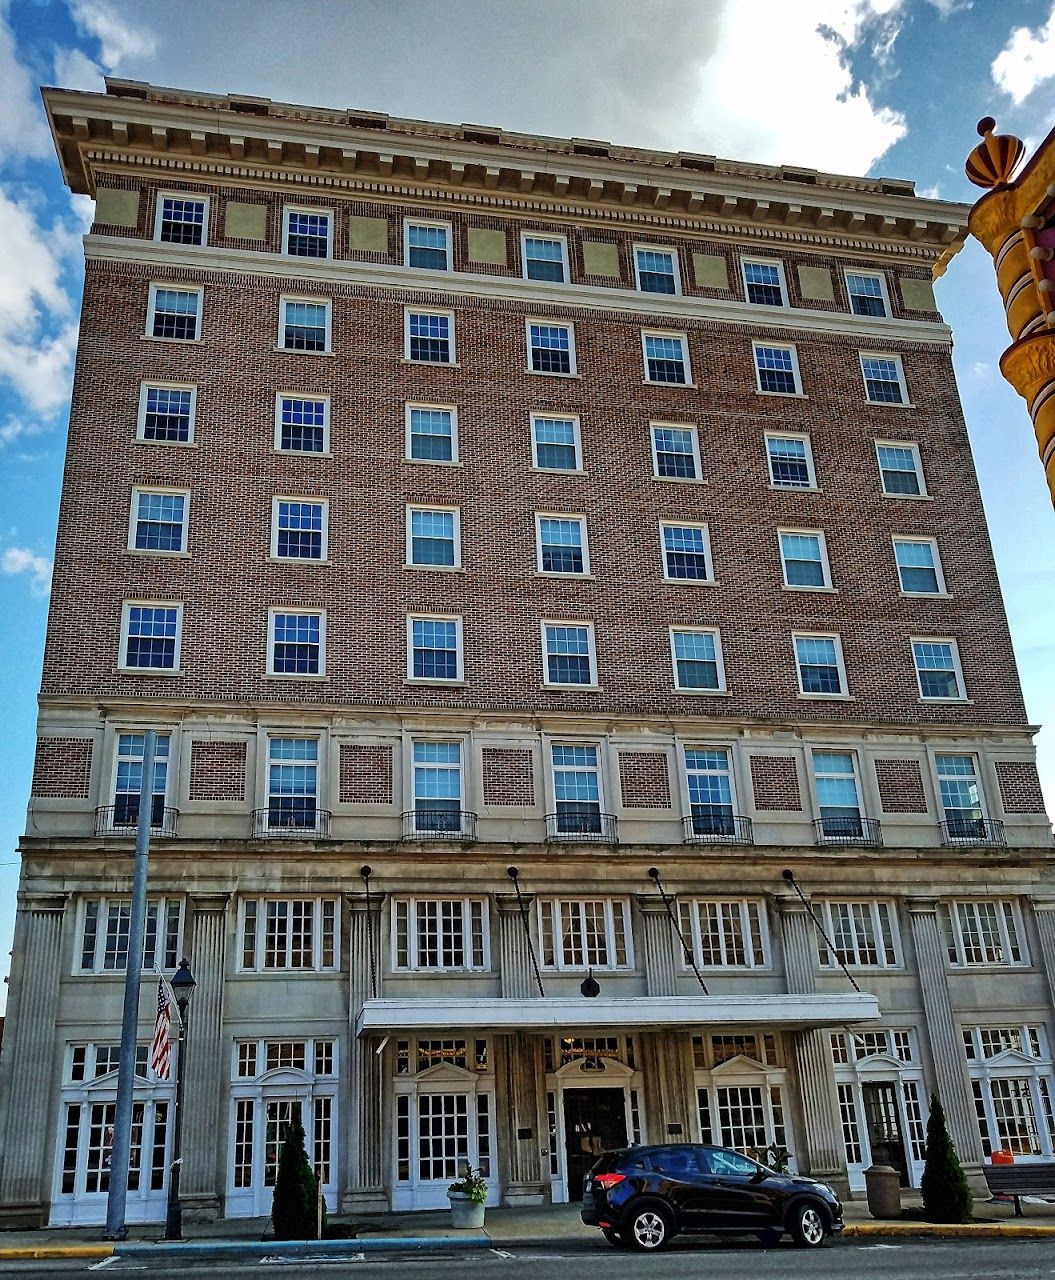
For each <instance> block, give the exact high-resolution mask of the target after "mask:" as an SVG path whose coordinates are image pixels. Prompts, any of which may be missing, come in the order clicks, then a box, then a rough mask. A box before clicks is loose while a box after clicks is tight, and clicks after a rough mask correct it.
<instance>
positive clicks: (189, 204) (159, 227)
mask: <svg viewBox="0 0 1055 1280" xmlns="http://www.w3.org/2000/svg"><path fill="white" fill-rule="evenodd" d="M208 226H209V201H208V200H207V199H206V198H205V197H204V196H165V195H163V196H161V197H159V199H158V207H157V221H156V223H155V226H154V239H155V240H160V241H162V242H163V243H164V244H195V245H203V244H205V243H206V239H207V235H208Z"/></svg>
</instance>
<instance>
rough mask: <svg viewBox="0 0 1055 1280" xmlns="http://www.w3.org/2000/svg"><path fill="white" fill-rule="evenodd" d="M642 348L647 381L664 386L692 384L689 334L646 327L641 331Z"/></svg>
mask: <svg viewBox="0 0 1055 1280" xmlns="http://www.w3.org/2000/svg"><path fill="white" fill-rule="evenodd" d="M641 350H642V353H643V355H644V360H645V381H646V382H658V383H660V384H662V385H664V386H691V385H692V368H691V366H690V364H689V339H688V335H687V334H684V333H663V332H657V331H655V330H653V331H649V330H648V329H644V330H642V332H641Z"/></svg>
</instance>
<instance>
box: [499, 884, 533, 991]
mask: <svg viewBox="0 0 1055 1280" xmlns="http://www.w3.org/2000/svg"><path fill="white" fill-rule="evenodd" d="M534 901H535V899H534V898H533V897H532V896H531V895H530V894H524V895H523V903H524V913H525V914H526V916H527V919H528V921H529V922H530V920H531V910H532V904H533V903H534ZM495 905H496V906H497V907H498V963H499V967H500V978H501V983H502V988H501V990H502V999H503V1000H527V999H530V998H531V997H533V996H538V994H539V989H538V983H537V982H536V981H535V971H534V969H533V968H532V965H531V948H530V946H529V945H528V938H527V934H526V933H525V931H524V917H523V915H522V914H521V909H520V903H519V902H518V901H517V896H516V894H515V893H496V894H495ZM529 927H530V924H529Z"/></svg>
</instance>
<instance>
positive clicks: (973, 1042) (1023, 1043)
mask: <svg viewBox="0 0 1055 1280" xmlns="http://www.w3.org/2000/svg"><path fill="white" fill-rule="evenodd" d="M962 1034H963V1051H964V1054H965V1055H966V1057H967V1061H968V1062H986V1061H988V1060H989V1059H990V1058H995V1057H997V1056H998V1055H999V1054H1001V1053H1007V1051H1008V1050H1009V1049H1011V1050H1013V1051H1014V1052H1015V1053H1022V1054H1025V1056H1026V1057H1027V1058H1037V1059H1047V1058H1048V1052H1047V1037H1046V1035H1045V1033H1044V1028H1043V1027H1042V1026H1039V1025H1029V1024H1026V1025H1022V1024H1016V1025H1015V1026H1011V1027H1008V1026H1003V1027H983V1026H965V1027H964V1028H963V1033H962Z"/></svg>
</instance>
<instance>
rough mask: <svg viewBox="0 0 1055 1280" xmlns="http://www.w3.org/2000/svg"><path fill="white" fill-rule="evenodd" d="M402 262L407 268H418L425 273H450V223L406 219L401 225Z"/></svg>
mask: <svg viewBox="0 0 1055 1280" xmlns="http://www.w3.org/2000/svg"><path fill="white" fill-rule="evenodd" d="M403 261H404V263H405V264H406V265H407V266H408V267H420V268H422V269H424V270H426V271H450V269H451V265H452V264H451V225H450V223H449V222H414V221H411V219H409V218H408V219H406V221H405V222H404V223H403Z"/></svg>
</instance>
